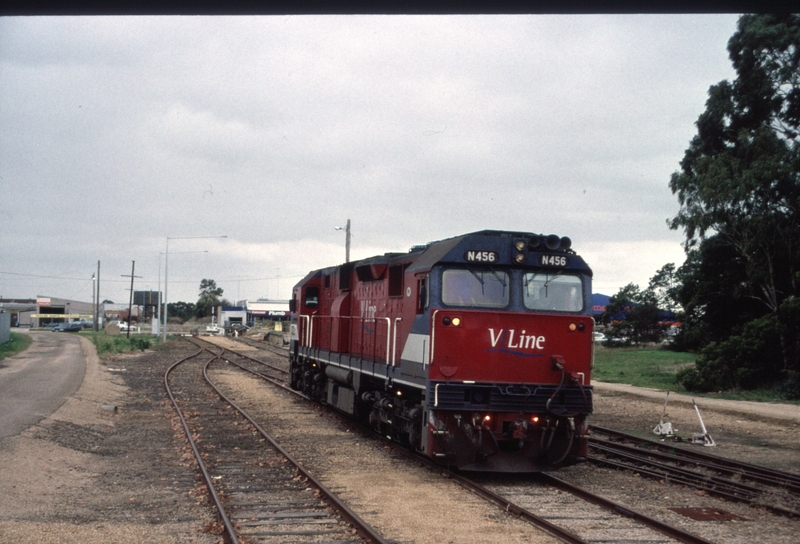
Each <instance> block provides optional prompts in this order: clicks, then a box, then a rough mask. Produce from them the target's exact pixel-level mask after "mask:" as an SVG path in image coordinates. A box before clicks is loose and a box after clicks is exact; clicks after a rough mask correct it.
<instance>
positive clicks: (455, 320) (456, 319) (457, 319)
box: [453, 317, 461, 327]
mask: <svg viewBox="0 0 800 544" xmlns="http://www.w3.org/2000/svg"><path fill="white" fill-rule="evenodd" d="M459 325H461V318H460V317H454V318H453V326H454V327H458V326H459Z"/></svg>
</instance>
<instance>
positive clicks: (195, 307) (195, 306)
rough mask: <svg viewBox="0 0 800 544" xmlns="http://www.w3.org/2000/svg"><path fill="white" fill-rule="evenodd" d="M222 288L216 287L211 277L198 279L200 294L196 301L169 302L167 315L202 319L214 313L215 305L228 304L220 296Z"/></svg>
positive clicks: (184, 319)
mask: <svg viewBox="0 0 800 544" xmlns="http://www.w3.org/2000/svg"><path fill="white" fill-rule="evenodd" d="M223 291H224V290H223V289H222V288H221V287H217V282H215V281H214V280H211V279H205V278H204V279H203V280H201V281H200V295H199V297H198V299H197V302H196V303H192V302H170V303H168V304H167V316H169V317H174V318H177V319H180V320H181V321H184V322H185V321H189V320H190V319H195V318H197V319H202V318H204V317H210V316H212V315H213V314H214V307H215V306H230V305H231V303H230V302H228V301H227V300H226V299H224V298H222V293H223Z"/></svg>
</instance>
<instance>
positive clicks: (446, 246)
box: [407, 230, 592, 275]
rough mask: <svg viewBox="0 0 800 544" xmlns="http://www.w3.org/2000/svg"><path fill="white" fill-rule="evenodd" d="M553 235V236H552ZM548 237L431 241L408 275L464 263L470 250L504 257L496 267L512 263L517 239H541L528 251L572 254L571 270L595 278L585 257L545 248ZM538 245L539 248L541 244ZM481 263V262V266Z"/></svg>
mask: <svg viewBox="0 0 800 544" xmlns="http://www.w3.org/2000/svg"><path fill="white" fill-rule="evenodd" d="M551 236H552V235H551ZM546 238H547V236H546V235H544V234H536V233H533V232H514V231H501V230H481V231H476V232H471V233H468V234H462V235H460V236H455V237H453V238H447V239H445V240H441V241H438V242H431V243H429V244H428V245H427V246H425V247H424V248H420V249H423V251H424V252H423V253H422V255H420V257H419V258H418V259H417V260H416V261H415V262H414V263H413V264H412V265H411V266H409V267H408V270H407V272H411V273H414V272H421V271H425V270H430V269H431V268H432V267H433V266H434V265H436V264H437V263H443V262H452V263H463V262H465V261H464V253H465V251H467V250H479V251H491V252H495V254H496V255H498V256H502V257H501V258H500V260H499V261H498V262H497V263H496V264H498V265H499V264H511V258H512V256H511V250H512V243H513V240H518V239H524V240H526V241H532V240H538V241H541V242H542V244H539V242H535V243H534V242H532V244H533V245H534V246H537V248H536V249H528V251H531V252H533V251H536V252H538V253H558V254H569V255H570V263H571V264H570V266H569V268H571V269H579V270H582V271H584V272H587V273H588V274H590V275H591V273H592V271H591V269H589V267H588V266H587V265H586V263H585V262H584V261H583V259H582V258H581V257H579V256H578V255H577V254H575V252H574V251H573V250H571V249H569V246H568V245H567V246H566V247H561V248H556V249H546V248H545V247H541V246H542V245H543V243H544V240H545V239H546ZM537 244H538V245H537ZM478 264H479V263H478Z"/></svg>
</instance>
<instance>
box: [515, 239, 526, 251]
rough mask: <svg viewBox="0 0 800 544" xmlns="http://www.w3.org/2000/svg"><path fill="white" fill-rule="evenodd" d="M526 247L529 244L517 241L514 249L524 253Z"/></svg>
mask: <svg viewBox="0 0 800 544" xmlns="http://www.w3.org/2000/svg"><path fill="white" fill-rule="evenodd" d="M526 245H528V244H527V242H525V240H517V241H516V242H514V247H515V248H517V251H522V250H523V249H525V246H526Z"/></svg>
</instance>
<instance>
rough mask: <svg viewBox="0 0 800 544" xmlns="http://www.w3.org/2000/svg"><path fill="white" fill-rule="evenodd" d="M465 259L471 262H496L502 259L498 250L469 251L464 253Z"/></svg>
mask: <svg viewBox="0 0 800 544" xmlns="http://www.w3.org/2000/svg"><path fill="white" fill-rule="evenodd" d="M464 260H465V261H467V262H469V263H496V262H497V261H499V260H500V255H498V254H497V252H496V251H472V250H470V251H467V252H466V253H464Z"/></svg>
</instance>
